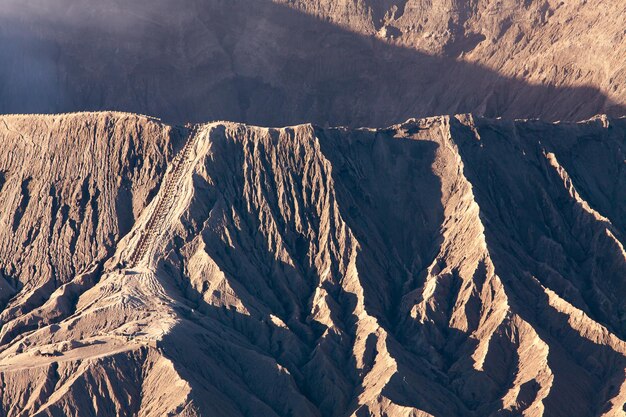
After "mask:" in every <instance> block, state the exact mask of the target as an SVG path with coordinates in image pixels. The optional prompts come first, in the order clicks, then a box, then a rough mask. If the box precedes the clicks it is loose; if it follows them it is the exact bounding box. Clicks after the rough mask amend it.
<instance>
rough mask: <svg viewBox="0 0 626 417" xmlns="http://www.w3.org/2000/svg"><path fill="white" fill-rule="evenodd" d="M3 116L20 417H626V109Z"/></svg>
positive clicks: (9, 387)
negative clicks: (541, 113) (371, 116)
mask: <svg viewBox="0 0 626 417" xmlns="http://www.w3.org/2000/svg"><path fill="white" fill-rule="evenodd" d="M3 120H4V121H5V122H6V124H7V126H6V133H3V134H4V135H5V136H6V137H7V138H13V139H11V140H13V141H14V142H13V143H15V146H14V147H11V148H8V147H7V148H5V149H2V150H1V151H0V152H1V157H0V161H3V162H2V164H3V165H0V168H1V169H2V172H3V173H4V174H3V179H4V182H3V184H4V187H3V189H2V191H0V196H2V204H7V211H4V210H3V212H2V213H3V215H4V216H5V217H7V218H8V220H7V219H3V228H8V230H4V229H3V230H2V233H4V234H5V235H4V236H6V237H5V239H4V240H5V243H3V245H5V246H6V249H3V250H4V251H5V252H4V253H6V255H3V256H2V257H0V262H1V264H0V266H1V267H2V271H12V272H11V273H9V272H7V273H6V274H5V272H3V274H5V276H6V277H5V279H4V281H3V285H4V286H5V287H7V288H12V291H13V293H14V294H16V295H15V296H13V295H12V297H13V298H12V299H11V300H9V301H8V303H7V302H5V304H6V308H5V309H4V310H3V313H2V315H3V316H2V317H5V319H4V324H3V327H2V335H3V338H2V339H1V340H0V343H1V348H0V349H1V351H0V377H1V380H2V385H1V391H0V394H1V395H0V398H1V404H2V409H3V413H4V414H6V415H9V416H22V415H24V416H25V415H42V416H46V415H47V416H56V415H80V416H89V415H99V414H101V413H105V414H107V413H108V414H116V415H124V416H135V415H140V416H161V415H184V416H212V415H220V416H288V415H298V416H365V415H372V416H506V415H525V416H544V415H545V416H581V417H583V416H590V415H598V416H620V415H622V414H623V412H624V411H623V410H624V403H625V402H626V382H625V376H626V342H624V337H626V323H625V321H624V319H625V318H626V304H625V303H624V298H625V297H624V296H625V295H626V294H625V292H626V291H625V288H624V285H625V281H624V277H626V253H625V251H624V241H625V236H626V223H625V220H624V219H626V212H625V211H626V187H625V185H626V170H625V162H624V161H625V160H626V154H625V150H624V149H625V148H624V147H625V145H626V142H625V140H626V139H625V135H626V122H625V120H624V119H611V118H606V117H598V118H595V119H592V120H589V121H586V122H581V123H577V124H575V123H557V124H551V123H544V122H538V121H516V122H505V121H500V120H490V119H482V118H477V117H474V116H471V115H460V116H455V117H437V118H429V119H422V120H409V121H407V122H406V123H403V124H400V125H396V126H392V127H389V128H386V129H348V128H319V127H315V126H312V125H300V126H293V127H288V128H281V129H268V128H259V127H252V126H246V125H243V124H234V123H221V122H218V123H211V124H206V125H199V126H197V127H196V128H195V129H193V130H191V131H188V130H185V129H175V128H170V127H168V126H165V125H162V124H160V123H158V122H157V121H153V120H150V119H146V118H142V117H139V116H130V115H119V114H117V115H116V114H85V115H79V116H71V117H70V116H63V117H35V116H33V117H31V118H26V117H24V118H15V117H7V118H4V119H3ZM29 138H30V139H32V140H33V141H34V143H37V144H39V146H40V147H38V148H36V149H37V151H35V150H34V149H35V148H34V145H33V144H32V143H33V142H29ZM70 138H74V139H71V141H70ZM34 139H37V140H34ZM68 143H73V144H75V145H70V144H68ZM76 144H80V146H77V145H76ZM44 145H45V146H44ZM31 147H32V148H31ZM18 148H19V149H23V150H20V152H23V153H24V155H30V156H29V157H28V158H30V159H28V160H29V161H32V162H30V163H28V164H19V165H17V164H15V163H13V162H12V161H13V160H14V159H13V158H14V157H13V156H11V155H12V152H13V153H14V152H17V151H16V149H18ZM130 150H132V151H130ZM119 155H123V156H119ZM21 158H22V159H24V157H21ZM54 158H63V160H64V161H67V166H68V167H70V166H71V167H75V168H73V169H72V170H71V171H69V170H68V172H73V173H74V172H81V173H82V174H81V178H80V179H74V177H67V175H65V176H64V175H63V174H62V173H59V174H57V173H56V171H55V170H53V169H46V168H44V167H45V166H46V163H47V161H49V160H51V159H52V160H54ZM139 161H141V163H139ZM39 166H41V168H38V167H39ZM60 166H62V165H61V164H55V165H54V167H56V168H55V169H58V167H60ZM47 172H50V174H48V173H47ZM120 172H121V175H120V174H119V173H120ZM18 173H19V174H18ZM112 173H115V175H113V174H112ZM28 176H32V177H33V180H32V181H31V182H29V183H27V184H26V185H24V179H23V178H28ZM88 176H89V178H92V179H93V181H94V184H101V185H98V189H99V190H100V191H99V193H96V192H95V191H92V190H93V189H94V188H89V187H87V189H89V190H90V191H89V192H88V194H89V197H85V196H86V195H87V192H83V191H81V190H83V189H84V188H85V187H84V186H83V185H82V184H83V179H84V178H87V177H88ZM109 176H111V177H110V178H111V179H109ZM120 178H121V179H120ZM49 184H55V189H57V190H66V191H62V192H60V193H59V194H58V195H59V196H60V197H58V198H59V201H61V202H59V203H56V204H58V206H59V207H63V204H67V205H68V206H70V208H69V209H68V214H67V220H66V221H65V222H62V219H63V217H62V216H61V218H59V216H50V214H46V213H50V211H49V210H50V208H49V207H51V206H52V201H53V200H54V199H53V198H52V197H51V196H50V192H49V189H50V185H49ZM89 184H91V183H89ZM120 184H127V185H126V188H124V187H123V186H122V185H120ZM7 187H9V188H7ZM24 189H26V190H28V192H29V195H30V199H29V202H28V203H27V204H23V203H21V201H22V198H23V195H24V194H23V193H22V191H20V190H24ZM122 189H124V190H127V198H126V199H125V201H127V202H128V203H127V204H126V205H123V204H122V205H120V204H118V205H116V204H115V201H116V200H115V196H116V195H119V194H120V193H121V192H122V191H121V190H122ZM7 190H13V191H11V192H9V191H7ZM41 190H44V191H41ZM71 190H73V191H71ZM40 195H41V196H44V197H34V196H40ZM5 196H9V197H10V198H9V199H7V198H6V197H5ZM18 196H22V197H19V198H18ZM72 196H77V197H75V198H74V199H72V198H73V197H72ZM92 196H96V197H92ZM83 200H85V201H87V203H84V204H81V201H83ZM92 200H95V201H97V202H98V205H97V207H98V210H97V212H98V213H99V214H98V216H97V218H95V217H93V216H94V214H92V213H94V212H95V210H94V209H93V208H92V207H93V205H92V204H90V203H89V201H92ZM33 201H40V203H39V204H37V205H35V206H32V204H33V203H32V202H33ZM47 201H50V202H49V203H45V202H47ZM46 204H49V205H50V206H46ZM22 206H25V208H21V207H22ZM40 207H43V208H40ZM46 207H48V208H46ZM81 207H86V208H84V209H81ZM59 210H61V209H59ZM81 210H82V211H81ZM6 213H9V215H7V214H6ZM80 213H83V215H82V216H83V221H82V223H81V224H86V226H84V229H83V228H80V227H79V226H76V230H77V232H76V234H77V235H78V236H79V238H77V240H76V241H75V243H74V245H75V246H74V247H73V246H72V245H71V244H72V239H69V238H63V237H64V236H73V235H72V234H71V233H70V231H71V230H73V229H72V228H71V226H69V224H70V219H74V218H75V217H73V216H78V217H76V218H77V219H80ZM18 214H19V216H18ZM46 216H48V217H50V218H53V219H56V220H55V224H57V223H59V222H61V223H62V224H65V223H67V224H68V226H62V225H59V226H54V227H51V226H50V224H49V223H50V222H48V223H46V222H47V220H45V219H46ZM14 219H18V220H17V221H18V223H19V224H18V227H17V229H16V230H17V232H12V225H13V224H14V223H15V221H16V220H14ZM40 219H41V222H42V225H43V226H41V227H39V228H38V230H39V233H38V235H37V237H35V238H34V239H31V240H30V241H26V243H24V238H23V237H22V236H23V235H26V236H28V230H29V227H28V225H35V224H36V222H37V221H38V220H40ZM85 219H86V220H85ZM76 223H77V224H79V222H78V221H76ZM88 226H89V227H88ZM64 230H65V231H64ZM64 233H65V234H64ZM38 239H42V241H41V243H38V242H39V240H38ZM107 239H109V240H107ZM45 242H49V243H45ZM3 248H4V246H3ZM15 248H18V249H19V250H18V249H15ZM40 248H45V249H46V250H45V251H44V250H43V249H40ZM90 248H91V250H90ZM20 250H21V251H23V252H28V253H29V254H30V255H29V256H25V255H19V254H21V253H22V252H20ZM64 254H70V255H71V256H70V255H67V258H66V257H64V256H65V255H64ZM50 259H52V260H50ZM48 264H54V265H55V268H56V269H55V270H58V271H64V272H63V274H61V273H60V272H58V273H57V275H55V276H56V277H57V278H56V281H55V280H54V279H53V278H51V277H52V275H51V274H50V273H48V272H47V270H46V268H44V267H42V266H41V265H48ZM11 265H14V266H13V269H10V268H11ZM64 265H71V266H64ZM93 265H97V266H93ZM33 266H36V267H37V269H36V270H33ZM31 282H35V283H39V284H38V285H44V284H45V285H47V287H46V288H50V290H46V291H43V290H40V291H39V294H40V295H39V298H38V300H39V301H37V302H36V303H35V302H34V301H30V300H32V299H33V297H32V296H29V295H27V294H29V291H32V288H33V286H32V284H30V283H31ZM67 283H69V284H67ZM64 284H66V285H64ZM2 294H5V292H4V291H3V292H2ZM25 300H28V302H26V301H25ZM60 304H63V305H66V306H67V307H66V308H64V309H61V310H59V309H58V308H56V307H55V306H57V305H60ZM20 309H21V310H20ZM16 311H19V314H16V313H15V312H16Z"/></svg>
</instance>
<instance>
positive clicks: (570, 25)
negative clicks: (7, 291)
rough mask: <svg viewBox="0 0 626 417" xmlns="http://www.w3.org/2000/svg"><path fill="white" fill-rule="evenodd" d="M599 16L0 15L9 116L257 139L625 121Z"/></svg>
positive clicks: (9, 9) (396, 4)
mask: <svg viewBox="0 0 626 417" xmlns="http://www.w3.org/2000/svg"><path fill="white" fill-rule="evenodd" d="M625 20H626V8H625V7H624V2H623V1H606V0H585V1H579V0H575V1H574V0H571V1H556V0H523V1H522V0H472V1H467V0H438V1H430V0H402V1H390V0H351V1H336V0H232V1H224V0H210V1H207V0H189V1H186V2H185V4H184V6H183V7H181V5H180V2H178V1H174V0H156V1H155V0H150V1H148V0H133V1H125V2H123V1H119V0H102V1H99V2H97V3H94V2H93V1H87V0H57V1H55V2H54V3H50V2H49V1H48V0H29V1H27V2H24V1H22V0H4V1H3V4H2V8H0V61H2V62H3V65H2V66H1V67H0V97H2V100H0V112H2V113H45V112H54V113H58V112H67V111H76V110H81V111H82V110H103V109H104V110H111V109H116V110H124V111H132V112H137V113H143V114H154V115H157V116H159V117H163V118H164V119H165V120H168V121H171V122H175V123H181V122H183V121H185V122H186V121H189V120H192V121H196V122H200V121H205V120H216V119H226V120H238V121H242V122H246V123H251V124H258V125H263V126H284V125H291V124H296V123H304V122H315V123H317V124H320V125H323V126H324V125H330V126H336V125H349V126H355V127H359V126H387V125H389V124H392V123H398V122H401V121H404V120H406V119H407V118H409V117H415V116H431V115H437V114H454V113H465V112H472V113H475V114H481V115H485V116H490V117H496V116H502V117H507V118H519V117H524V118H528V117H538V118H542V119H544V120H573V121H575V120H582V119H585V118H589V117H592V116H593V115H595V114H598V113H607V114H610V115H613V116H623V115H624V114H626V111H625V110H624V109H625V108H626V72H625V71H626V66H625V64H624V59H623V57H624V56H625V55H626V36H625V34H624V33H623V32H624V31H623V27H624V21H625Z"/></svg>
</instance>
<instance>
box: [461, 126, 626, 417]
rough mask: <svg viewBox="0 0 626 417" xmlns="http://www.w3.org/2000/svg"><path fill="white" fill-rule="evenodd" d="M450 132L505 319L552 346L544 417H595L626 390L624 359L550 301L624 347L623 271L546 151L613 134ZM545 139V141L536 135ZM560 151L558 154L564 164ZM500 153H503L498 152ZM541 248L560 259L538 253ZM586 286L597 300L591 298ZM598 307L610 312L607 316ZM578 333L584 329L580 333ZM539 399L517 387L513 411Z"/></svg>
mask: <svg viewBox="0 0 626 417" xmlns="http://www.w3.org/2000/svg"><path fill="white" fill-rule="evenodd" d="M452 129H453V132H454V136H455V137H456V138H457V143H458V144H459V145H460V146H459V154H460V156H461V159H462V161H463V164H464V166H465V169H464V175H465V176H466V178H467V179H468V180H469V181H470V183H472V185H473V193H474V196H475V199H476V202H477V203H478V205H479V206H480V208H481V219H482V221H483V223H484V224H485V225H488V227H485V232H484V233H485V239H486V243H487V246H488V250H489V253H490V256H491V260H492V261H493V263H494V266H495V270H496V273H497V274H498V277H499V278H500V280H501V281H502V284H503V285H504V289H505V291H506V294H507V297H508V302H509V304H510V306H511V310H512V311H514V312H515V313H516V314H518V315H519V316H520V317H521V318H522V319H523V320H524V321H526V322H527V323H530V324H532V325H533V328H534V330H535V331H536V332H537V334H538V336H539V337H540V338H541V340H543V341H544V342H545V343H546V344H548V346H549V353H548V360H547V366H548V367H549V368H550V369H551V371H552V373H553V376H554V379H553V381H552V385H551V389H550V392H549V394H548V396H547V397H546V398H544V399H543V404H544V405H545V407H546V409H545V412H546V414H549V415H554V416H562V417H567V416H580V417H584V416H588V415H597V414H600V408H601V407H602V406H604V404H605V403H606V402H607V401H608V400H610V399H611V398H612V396H614V395H615V394H616V393H615V392H614V391H612V388H611V387H614V386H615V385H616V384H621V382H623V372H622V371H623V369H624V366H626V357H624V355H623V354H622V353H621V352H619V351H617V350H615V349H614V348H613V347H611V346H610V344H609V343H606V344H601V343H596V342H595V341H594V337H596V336H595V335H594V334H593V332H590V334H586V333H585V332H586V331H588V330H587V329H588V327H587V325H586V324H584V322H583V323H582V324H578V323H576V321H575V320H572V316H571V315H570V314H569V313H568V312H567V311H564V309H565V307H564V306H565V303H562V304H557V305H555V301H554V300H550V299H549V297H548V294H547V292H548V290H550V291H553V292H554V293H555V294H556V295H558V296H559V297H560V298H562V299H564V300H565V301H567V302H568V303H570V304H572V305H573V306H574V308H577V309H580V310H582V311H584V312H585V313H586V316H587V317H588V319H589V320H594V321H595V322H597V323H600V324H602V325H604V326H606V327H607V328H608V329H609V330H610V331H611V332H612V333H614V334H615V335H616V336H617V337H622V338H623V328H620V322H619V320H618V317H619V316H620V313H619V312H618V310H617V309H619V308H621V304H620V303H621V300H622V299H623V297H620V294H622V293H623V288H622V285H623V284H622V283H621V282H620V279H619V277H621V276H623V272H622V271H623V269H621V268H622V267H621V265H619V264H612V263H610V262H608V261H604V260H603V254H604V251H605V249H604V247H603V246H602V245H600V244H598V242H597V241H596V239H597V236H598V235H600V236H602V233H598V230H599V228H601V227H605V226H604V225H602V224H601V222H600V221H599V220H598V219H596V218H594V216H593V215H592V214H590V213H588V212H585V211H583V210H580V208H579V207H577V206H578V204H577V203H576V202H575V201H574V199H573V198H572V197H571V196H570V195H569V193H568V190H567V189H566V188H565V186H564V185H563V182H562V179H561V178H559V177H558V175H557V173H556V171H555V170H554V168H552V167H549V166H548V163H547V161H546V158H545V155H543V152H544V151H545V152H548V151H551V150H553V149H551V148H552V146H551V145H550V142H561V140H562V142H563V143H560V145H558V146H562V147H563V148H566V147H567V145H565V141H569V140H571V141H572V142H574V143H575V142H576V140H577V139H583V142H587V141H589V140H592V138H593V137H594V136H595V138H593V140H599V139H600V138H602V137H604V136H602V135H607V136H608V135H610V133H607V132H603V131H601V130H599V129H598V130H595V134H592V132H591V131H585V130H583V129H582V128H581V129H579V130H573V129H569V128H568V127H567V126H565V127H560V128H559V131H557V130H556V129H554V128H553V127H549V126H546V124H536V125H533V123H529V124H527V125H522V126H520V127H519V128H518V127H516V126H513V125H512V124H511V123H508V122H501V123H500V124H494V123H489V124H485V125H480V124H479V125H478V126H477V132H478V134H479V135H480V138H481V140H480V143H479V142H477V141H471V140H461V138H463V137H472V136H473V135H474V133H473V132H471V131H470V129H469V127H467V126H463V125H461V124H460V123H458V122H457V123H454V124H453V126H452ZM535 129H536V132H537V133H535V134H537V135H538V136H537V138H536V140H531V139H530V138H532V139H535V138H533V137H532V135H533V131H534V130H535ZM549 129H554V130H552V131H551V133H550V135H549V136H548V137H549V138H550V139H549V140H547V141H545V142H543V143H542V141H541V140H540V139H539V137H541V138H543V136H545V135H546V133H545V132H546V131H550V130H549ZM542 130H543V132H544V133H543V134H539V133H538V132H541V131H542ZM598 132H600V133H601V134H598ZM518 135H519V136H518ZM576 135H579V138H576V137H575V136H576ZM572 136H574V137H572ZM512 138H518V140H515V141H512ZM554 146H555V147H557V145H554ZM483 147H484V148H483ZM544 147H545V148H544ZM546 148H547V149H546ZM563 148H562V149H561V151H562V152H563V154H564V155H568V154H569V152H568V151H566V150H564V149H563ZM484 149H490V150H489V151H485V150H484ZM504 149H508V151H507V152H503V151H504ZM558 155H559V153H557V157H558ZM597 188H603V187H597ZM600 230H601V229H600ZM616 233H617V232H616ZM594 235H595V236H596V237H594V238H592V236H594ZM582 236H585V238H583V237H582ZM545 240H548V241H550V242H552V244H553V246H552V247H556V246H558V247H559V248H560V250H561V251H563V252H564V254H561V253H559V252H557V251H554V250H553V249H552V250H548V249H547V248H549V247H548V246H542V242H544V241H545ZM600 242H601V243H602V241H601V240H600ZM537 248H539V250H537ZM598 249H600V250H598ZM557 255H558V256H557ZM615 256H619V254H618V253H615ZM562 258H563V259H562ZM565 258H566V259H567V262H565ZM597 258H599V259H600V261H599V262H598V261H596V259H597ZM607 258H608V255H607ZM594 262H595V264H594ZM594 280H595V282H594ZM615 282H617V284H614V283H615ZM590 287H593V288H594V289H596V291H597V292H595V291H590V290H589V288H590ZM546 288H547V289H548V290H546ZM598 288H600V289H601V290H602V291H606V293H607V294H610V295H611V296H612V297H615V298H614V299H612V300H610V302H606V303H605V305H602V304H603V303H601V302H599V301H598V300H599V299H601V298H600V297H599V294H598V293H599V292H600V291H599V290H598ZM600 307H606V308H607V309H609V308H614V309H615V310H613V311H611V313H610V314H606V312H605V310H603V309H601V308H600ZM576 324H578V325H580V327H581V328H582V330H577V329H576ZM596 331H599V330H598V329H596ZM616 339H617V338H616ZM616 381H617V382H616ZM535 395H536V387H534V386H533V385H528V384H527V385H524V386H522V390H521V391H520V392H519V395H518V398H517V400H518V405H520V406H521V405H523V404H525V403H527V402H528V401H532V398H533V396H535Z"/></svg>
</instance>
